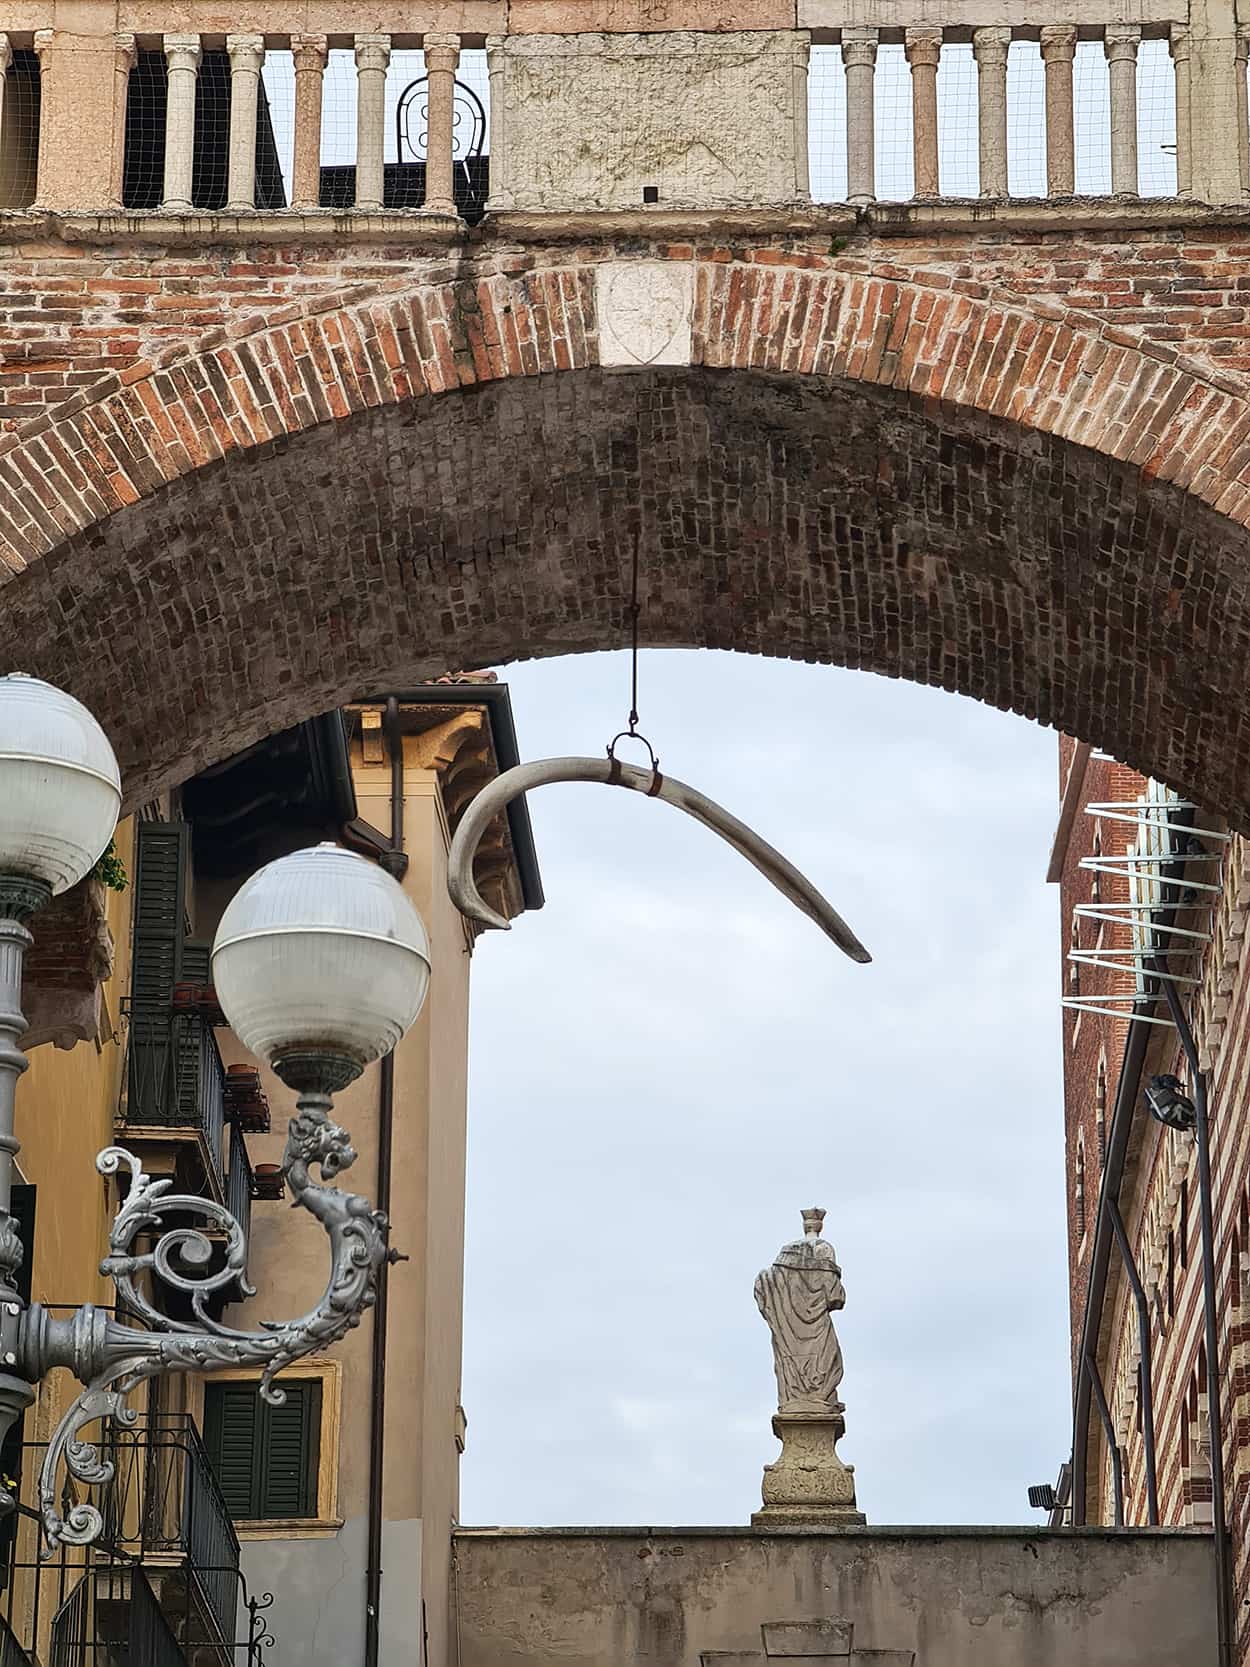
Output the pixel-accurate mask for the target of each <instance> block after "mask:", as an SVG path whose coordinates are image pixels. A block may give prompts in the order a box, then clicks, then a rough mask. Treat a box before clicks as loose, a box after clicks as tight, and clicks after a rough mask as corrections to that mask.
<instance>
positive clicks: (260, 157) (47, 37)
mask: <svg viewBox="0 0 1250 1667" xmlns="http://www.w3.org/2000/svg"><path fill="white" fill-rule="evenodd" d="M44 3H46V7H47V26H46V27H45V28H39V27H38V26H36V27H34V28H30V29H27V30H24V31H16V32H13V33H11V34H8V33H4V32H0V69H2V68H3V66H4V65H5V64H6V63H7V64H8V65H9V69H8V73H7V76H5V77H4V78H3V81H2V82H0V86H2V87H3V92H2V93H0V96H3V97H6V98H7V100H8V103H9V106H10V108H9V110H8V112H7V113H6V115H7V121H8V124H9V126H10V127H11V128H12V130H13V132H14V133H16V134H18V135H19V136H20V137H21V144H20V145H19V144H17V143H16V142H14V143H10V145H9V146H8V152H9V154H8V155H7V156H0V166H2V167H3V169H4V170H5V171H4V172H3V173H0V206H10V207H13V206H20V205H21V204H23V203H28V202H30V201H32V200H33V201H35V202H37V203H39V204H40V205H41V206H47V207H51V208H67V209H72V210H76V209H79V208H83V207H95V208H97V209H99V210H107V209H116V208H117V207H119V206H124V207H126V208H128V209H132V210H151V211H159V212H160V213H162V214H165V215H184V214H191V213H192V212H195V211H200V212H205V211H207V212H225V213H229V214H235V213H243V214H248V213H252V212H254V211H257V210H259V211H262V212H265V213H269V212H275V211H282V210H286V209H292V210H295V211H297V213H299V214H301V215H309V214H316V213H317V212H318V211H334V210H340V211H341V210H347V209H354V210H355V211H356V213H357V214H360V213H379V212H382V211H386V212H388V213H390V212H405V211H416V212H418V213H422V214H425V215H427V216H430V215H432V216H436V217H442V218H446V219H454V218H456V217H457V216H459V217H461V218H463V219H467V220H470V221H472V220H475V219H477V218H479V217H480V215H481V213H482V212H483V209H484V207H485V204H486V198H487V193H488V191H489V193H490V199H491V203H492V206H493V207H495V208H498V209H507V208H521V209H528V210H531V211H532V210H535V209H559V210H572V211H576V212H579V213H581V212H585V211H587V210H593V209H595V208H604V207H620V206H630V205H635V206H638V207H641V206H643V205H644V204H647V203H654V204H655V206H656V207H657V208H658V209H660V210H663V209H665V208H666V207H669V206H672V204H670V202H668V201H666V198H671V199H672V203H675V204H676V205H677V206H679V207H682V208H686V209H690V208H693V209H698V208H700V207H709V208H724V207H726V206H733V205H734V204H740V206H742V207H745V208H750V207H756V206H760V205H762V204H766V203H771V202H778V203H781V202H784V203H788V204H793V202H794V201H795V200H802V199H803V198H804V197H806V196H809V195H810V196H811V197H812V198H813V199H815V200H817V201H826V202H849V203H851V204H871V203H873V202H875V201H879V200H887V201H899V200H903V201H907V200H914V201H917V202H926V201H934V200H940V199H965V198H970V197H972V198H975V197H984V198H990V199H995V200H1003V199H1006V198H1008V197H1024V198H1034V199H1036V198H1039V197H1040V198H1048V199H1064V198H1070V197H1072V196H1073V195H1074V194H1075V195H1080V196H1114V197H1119V198H1133V197H1139V196H1140V197H1159V196H1179V197H1185V196H1195V197H1198V198H1201V199H1202V200H1204V201H1207V202H1234V201H1237V202H1240V200H1241V197H1242V193H1243V191H1244V190H1246V189H1250V117H1248V108H1250V106H1248V100H1247V91H1246V68H1247V56H1248V54H1250V23H1248V24H1242V25H1240V26H1239V27H1238V29H1237V31H1236V37H1235V39H1234V40H1231V41H1230V40H1228V39H1227V38H1226V37H1216V36H1214V35H1212V34H1211V33H1210V31H1209V26H1208V23H1207V21H1206V20H1205V14H1204V13H1202V12H1201V9H1200V8H1197V7H1193V8H1191V6H1190V4H1189V0H1168V3H1167V4H1165V5H1158V6H1152V7H1147V8H1138V12H1137V14H1135V15H1137V17H1138V21H1125V20H1124V16H1123V12H1122V10H1121V12H1120V13H1118V14H1117V12H1116V9H1115V8H1114V7H1104V8H1100V7H1099V6H1097V5H1091V4H1090V3H1089V0H1081V4H1079V5H1078V4H1076V0H1039V6H1038V8H1037V10H1036V12H1035V13H1033V14H1031V15H1030V16H1029V17H1028V18H1022V17H1021V15H1020V12H1019V9H1018V8H1016V9H1015V10H1014V11H1013V9H1012V8H1010V7H1004V8H1003V9H1002V11H996V9H995V7H994V6H993V5H992V4H991V5H987V7H986V8H985V10H984V11H983V12H978V11H976V10H973V9H971V8H969V7H968V6H967V5H966V4H961V5H956V4H955V3H954V0H950V4H949V5H948V6H943V5H942V4H940V3H938V4H931V3H926V0H913V3H912V4H910V5H907V4H898V3H895V0H891V3H890V4H889V5H886V4H882V5H881V6H879V7H876V6H874V5H873V4H872V3H871V0H867V3H865V4H863V5H860V6H856V7H854V8H851V11H850V12H848V13H847V18H848V21H846V22H844V23H838V22H831V24H830V26H829V27H822V28H816V27H813V28H811V29H798V30H774V31H764V32H762V33H756V34H755V35H754V36H752V35H750V34H748V35H744V36H742V37H734V41H732V42H730V43H728V44H727V45H725V46H724V47H723V52H724V54H725V58H724V62H723V64H721V65H720V69H721V70H723V72H724V73H723V75H722V74H718V76H716V77H713V78H710V79H709V77H708V76H707V74H706V70H707V69H708V68H715V67H716V53H717V51H718V50H722V49H720V48H718V47H717V45H716V35H715V32H708V31H706V30H705V31H699V30H697V29H696V30H690V29H683V25H682V21H681V17H680V8H673V24H672V29H673V33H672V34H671V35H666V34H665V33H664V32H662V31H661V32H653V33H649V34H648V35H646V36H637V35H634V36H631V35H628V34H623V35H613V34H607V35H602V36H593V37H592V36H582V37H577V36H554V35H553V36H543V35H541V34H534V35H531V34H525V35H503V36H497V37H490V38H489V40H488V41H487V43H486V50H482V47H481V45H480V44H479V43H480V40H481V37H480V36H465V37H461V36H460V35H458V34H451V33H442V32H433V31H430V32H425V33H421V32H419V31H418V32H413V31H412V30H411V29H410V27H409V25H410V22H411V19H410V17H409V16H408V15H407V14H405V13H404V11H403V10H402V9H401V8H399V7H396V6H394V5H391V4H389V3H388V4H384V5H383V6H382V7H381V8H380V9H378V10H375V12H374V13H372V14H371V18H375V19H376V21H377V30H376V32H369V33H363V34H352V33H350V32H349V31H347V30H345V31H343V32H342V33H336V34H331V35H328V36H327V35H324V34H315V35H314V34H300V33H289V32H276V33H272V34H268V35H266V34H264V33H257V34H242V33H240V34H227V35H226V36H225V39H224V45H223V41H222V37H221V36H220V35H219V34H201V33H199V32H198V31H196V30H194V28H193V29H192V30H191V31H190V32H181V31H182V30H183V29H185V28H186V25H187V23H188V21H191V22H193V21H194V19H195V18H196V15H197V12H198V11H199V10H200V9H203V10H205V12H207V11H208V9H207V8H198V7H196V6H191V7H189V8H188V7H183V8H181V9H180V10H179V9H177V8H172V7H171V8H170V17H169V22H170V25H171V30H173V31H177V32H169V33H164V34H159V35H158V34H155V33H152V34H148V35H145V36H144V37H142V44H141V45H140V44H137V42H136V37H135V36H134V35H133V34H119V35H117V36H116V37H115V48H116V57H115V58H114V59H111V58H110V55H109V54H108V53H107V52H101V53H99V54H93V55H92V57H93V67H92V73H95V74H97V75H98V76H100V77H102V78H106V79H108V80H109V81H110V83H111V84H115V85H116V86H118V87H121V88H124V89H125V93H124V96H118V97H117V99H116V101H115V102H114V103H113V104H112V106H111V107H112V108H113V109H114V112H115V120H116V122H117V124H118V127H119V130H120V131H119V132H118V133H117V135H116V137H115V142H114V145H113V146H112V147H111V148H110V147H107V146H105V147H103V148H102V151H101V157H100V158H99V159H96V158H94V157H93V158H91V159H89V160H88V161H87V162H86V163H85V164H84V159H83V158H82V157H81V155H76V156H75V157H74V159H73V164H72V165H71V163H70V162H69V161H68V160H67V159H65V158H61V159H60V160H59V162H58V158H57V156H55V155H54V154H53V147H50V146H48V145H46V144H45V145H41V144H40V143H39V132H38V130H39V128H40V127H42V126H48V127H49V128H50V131H51V132H52V133H58V134H59V132H60V131H61V129H62V125H64V124H63V123H62V119H61V118H62V116H63V115H65V116H66V119H67V120H68V119H69V118H72V114H73V110H74V108H75V106H74V104H73V99H74V97H75V92H74V89H75V87H76V80H75V78H76V77H79V76H81V75H84V74H86V73H87V69H86V68H85V67H84V65H83V64H82V63H80V62H79V59H81V57H82V54H81V53H78V52H77V51H76V47H75V37H74V36H73V35H72V33H70V32H69V31H65V32H64V37H63V38H62V32H61V30H60V29H58V28H57V27H56V24H55V11H54V8H53V6H52V4H51V0H44ZM40 9H41V0H33V4H32V6H28V7H27V9H26V12H25V14H24V15H25V16H26V17H27V18H33V19H35V22H36V25H37V22H38V18H37V15H36V14H37V13H39V11H40ZM1191 11H1192V15H1191ZM1004 13H1007V14H1009V15H1008V17H1006V18H1005V17H1004ZM852 14H853V16H854V21H853V22H851V21H849V18H850V17H851V15H852ZM154 21H155V20H154ZM343 21H344V22H345V23H349V22H350V19H349V18H348V17H347V16H345V17H344V19H343ZM209 27H212V25H209ZM2 28H3V18H2V16H0V31H2ZM765 37H767V38H768V39H771V40H772V41H774V42H775V43H779V47H778V50H777V52H776V53H775V55H774V59H773V61H771V62H770V63H768V64H767V65H763V60H760V61H759V63H757V62H756V61H755V60H752V61H751V62H748V63H747V64H746V66H745V68H744V67H743V65H742V63H740V62H737V63H736V62H735V57H734V55H735V53H736V54H737V55H738V57H739V59H740V58H741V57H742V55H743V54H744V53H745V54H747V56H748V57H750V54H751V52H752V51H753V50H754V49H753V47H752V46H751V45H749V44H748V45H746V46H744V45H743V44H742V42H743V41H746V42H751V41H752V40H763V39H765ZM570 41H573V42H577V43H580V44H577V45H576V46H575V48H572V47H569V46H568V44H567V43H568V42H570ZM692 41H693V42H694V43H695V44H696V47H697V51H695V53H694V55H693V57H692V53H691V45H690V43H691V42H692ZM331 42H333V44H330V43H331ZM561 42H563V43H565V44H564V45H561V44H558V43H561ZM639 42H643V43H644V44H643V45H639V44H637V43H639ZM669 42H672V44H669ZM587 43H592V44H587ZM595 43H597V44H595ZM645 43H649V44H645ZM58 53H64V54H65V55H66V62H67V65H69V69H67V72H66V74H65V76H64V77H61V78H60V79H58V76H57V75H56V74H53V73H49V72H50V70H52V69H53V67H54V66H55V63H56V61H57V54H58ZM570 54H571V55H570ZM97 57H98V60H99V61H98V63H95V62H94V60H95V59H96V58H97ZM695 59H699V60H700V62H699V63H698V64H696V66H695V71H694V72H691V71H690V69H689V65H690V64H691V63H692V62H694V60H695ZM703 60H706V62H703ZM761 65H762V66H763V67H761ZM71 71H72V73H71ZM761 75H762V76H763V78H764V79H763V80H762V81H761V80H760V76H761ZM658 85H664V86H665V89H666V94H665V96H663V97H661V96H659V95H658V94H657V93H656V91H655V88H656V87H657V86H658ZM713 86H714V88H715V89H719V90H718V91H716V90H714V91H711V92H709V91H707V88H709V87H713ZM536 89H537V90H536ZM754 94H759V95H760V101H759V102H760V107H761V108H764V107H765V106H766V107H767V109H768V111H769V122H770V124H771V125H770V126H769V129H768V132H767V134H766V135H762V134H755V135H754V138H753V139H751V140H750V143H754V144H755V145H756V150H755V151H753V152H752V154H751V156H750V157H749V158H745V159H744V158H742V157H739V158H737V160H736V161H735V164H734V167H733V168H731V169H730V177H729V178H728V180H726V179H724V178H720V176H719V175H718V176H717V179H715V180H714V179H711V177H710V176H708V175H701V174H700V171H699V168H698V167H690V168H687V167H686V166H685V164H684V163H683V161H682V158H683V157H684V156H686V155H687V154H688V155H689V156H691V157H695V156H698V155H700V154H702V151H703V150H704V149H705V148H706V147H707V146H711V147H712V149H713V151H714V152H715V153H716V154H718V155H720V154H722V153H725V154H727V152H725V150H724V147H726V146H727V147H728V149H729V151H732V150H734V147H735V145H737V147H738V149H739V150H741V149H742V145H743V144H744V143H748V139H746V138H744V129H743V126H742V104H743V101H744V100H749V99H750V98H751V97H752V95H754ZM92 98H93V103H92V108H93V109H105V108H109V107H110V104H109V101H110V100H112V99H113V94H112V93H109V94H108V95H107V97H106V95H105V94H104V93H103V92H102V91H101V92H100V93H99V94H98V96H97V94H95V93H93V94H92ZM62 99H64V100H66V101H68V104H67V110H66V111H65V112H63V111H62V109H61V108H60V106H59V104H58V100H62ZM718 101H719V102H718ZM492 105H493V108H492ZM605 110H607V111H610V112H612V113H613V114H612V115H611V116H610V117H609V118H608V125H614V124H618V131H617V133H615V134H612V133H607V134H605V133H603V132H602V131H601V130H602V128H603V126H604V117H603V114H602V112H603V111H605ZM618 112H619V114H618ZM65 130H66V131H71V130H72V124H71V126H66V128H65ZM488 137H489V142H488ZM718 141H719V143H718ZM765 141H766V142H765ZM625 153H627V154H628V157H629V158H630V159H631V160H629V161H628V163H627V164H625V163H622V160H621V157H622V155H623V154H625ZM782 153H784V154H782ZM600 155H601V156H602V158H603V161H602V165H601V167H596V166H595V165H594V158H595V157H596V156H600ZM106 158H107V159H108V160H107V161H106V160H105V159H106ZM665 159H667V160H665ZM674 159H675V160H674ZM36 162H37V166H38V170H39V172H38V177H37V176H36V172H35V168H36ZM566 164H567V165H566ZM84 168H85V169H86V171H87V173H88V174H90V173H91V170H92V169H94V170H95V175H94V177H95V178H96V179H98V181H99V183H98V184H91V185H88V186H84V185H83V173H84ZM666 168H667V169H669V172H668V174H667V175H666V176H665V179H664V180H663V181H661V183H660V184H658V185H657V184H656V183H655V181H656V179H657V178H658V177H659V175H660V174H661V173H664V170H665V169H666ZM623 169H624V172H623V171H622V170H623ZM108 170H115V176H114V174H112V173H108V177H107V178H106V177H105V175H106V173H107V172H108ZM635 174H636V175H637V178H636V179H635V177H634V176H635ZM45 175H46V177H45ZM648 182H649V183H648ZM84 189H86V190H87V191H89V192H90V193H93V195H92V196H91V197H90V199H88V198H85V197H84V195H83V191H84ZM644 192H648V193H652V194H644ZM700 193H703V195H704V198H705V199H706V200H701V199H700Z"/></svg>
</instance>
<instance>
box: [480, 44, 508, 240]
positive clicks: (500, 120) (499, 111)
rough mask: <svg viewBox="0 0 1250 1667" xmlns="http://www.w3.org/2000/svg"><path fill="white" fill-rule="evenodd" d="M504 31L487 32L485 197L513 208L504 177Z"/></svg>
mask: <svg viewBox="0 0 1250 1667" xmlns="http://www.w3.org/2000/svg"><path fill="white" fill-rule="evenodd" d="M506 40H507V37H506V36H505V35H487V37H486V73H487V75H488V76H489V77H490V103H489V111H488V116H487V119H488V121H489V123H490V196H489V197H488V198H487V199H486V207H487V208H488V209H489V210H492V211H493V210H495V209H501V208H511V207H512V195H511V193H510V192H509V191H508V190H507V189H506V187H505V185H504V181H505V180H506V179H507V178H508V169H507V160H506V157H505V154H504V149H505V146H506V145H507V142H508V127H507V123H506V122H505V121H504V102H505V87H506V84H507V82H506V75H505V62H504V59H505V52H504V46H505V42H506Z"/></svg>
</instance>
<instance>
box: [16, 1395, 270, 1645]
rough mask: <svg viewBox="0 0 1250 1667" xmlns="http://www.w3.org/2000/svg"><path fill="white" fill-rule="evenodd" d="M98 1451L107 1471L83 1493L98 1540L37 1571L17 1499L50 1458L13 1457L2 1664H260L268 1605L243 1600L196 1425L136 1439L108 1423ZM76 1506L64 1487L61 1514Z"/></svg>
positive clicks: (232, 1539)
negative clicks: (93, 1510) (14, 1491)
mask: <svg viewBox="0 0 1250 1667" xmlns="http://www.w3.org/2000/svg"><path fill="white" fill-rule="evenodd" d="M103 1447H104V1450H105V1453H106V1456H107V1457H108V1458H110V1459H111V1460H112V1461H113V1463H114V1465H115V1467H116V1468H115V1474H114V1478H113V1481H112V1482H111V1483H110V1484H109V1485H108V1486H107V1487H104V1488H100V1489H95V1490H93V1491H92V1493H91V1496H90V1497H91V1498H92V1501H93V1503H94V1504H95V1505H96V1506H97V1507H98V1508H99V1510H100V1511H101V1513H102V1514H103V1517H104V1530H103V1534H102V1536H101V1539H100V1541H99V1543H98V1545H97V1546H96V1547H94V1548H93V1549H91V1550H90V1551H87V1552H83V1551H79V1550H77V1549H75V1548H62V1549H61V1550H60V1551H58V1552H57V1553H56V1554H55V1556H54V1557H53V1558H52V1559H51V1560H47V1561H45V1560H43V1559H41V1557H40V1555H39V1552H40V1542H39V1520H38V1516H37V1513H36V1512H35V1511H34V1510H33V1509H32V1507H31V1505H30V1504H29V1503H27V1501H31V1500H33V1499H34V1497H35V1485H36V1478H37V1475H38V1470H39V1467H40V1465H41V1463H42V1461H43V1457H44V1453H45V1451H46V1449H45V1447H44V1446H43V1445H42V1444H40V1443H26V1444H23V1445H22V1446H21V1447H20V1449H17V1450H15V1454H11V1455H10V1457H9V1460H8V1462H10V1463H13V1464H14V1466H15V1468H16V1470H17V1472H18V1477H19V1497H20V1501H21V1503H19V1508H18V1511H17V1513H16V1514H15V1515H13V1516H11V1517H9V1518H7V1519H6V1520H5V1522H4V1523H3V1525H2V1526H0V1667H35V1664H36V1663H37V1664H39V1667H188V1663H190V1662H197V1663H208V1662H213V1663H216V1664H220V1667H225V1664H226V1663H236V1664H241V1663H244V1662H246V1663H248V1664H249V1667H263V1662H262V1657H261V1642H262V1640H263V1639H264V1638H265V1637H266V1636H267V1635H268V1633H267V1628H266V1627H265V1625H264V1623H263V1621H262V1620H261V1618H260V1616H261V1611H263V1610H264V1609H266V1608H267V1607H268V1602H267V1600H263V1599H262V1600H261V1601H259V1602H253V1601H252V1600H251V1599H250V1598H249V1597H248V1594H247V1589H246V1583H245V1581H244V1579H243V1576H242V1574H241V1572H240V1567H239V1541H238V1536H237V1534H236V1533H235V1529H234V1524H233V1522H232V1521H231V1518H230V1513H229V1510H228V1508H227V1506H226V1503H225V1500H224V1498H223V1497H222V1494H221V1489H220V1488H219V1487H218V1485H217V1480H216V1477H215V1476H214V1474H213V1471H212V1467H211V1466H210V1464H209V1461H208V1456H207V1454H206V1452H205V1450H204V1447H203V1444H202V1442H201V1441H200V1437H199V1432H198V1431H197V1429H196V1427H195V1424H194V1422H193V1421H192V1420H191V1419H190V1418H189V1417H187V1416H186V1415H184V1414H150V1415H148V1416H147V1417H146V1418H145V1419H143V1420H142V1421H141V1422H140V1423H139V1424H138V1425H137V1426H136V1427H135V1428H134V1429H132V1430H123V1429H119V1428H117V1427H115V1426H114V1427H113V1428H112V1430H111V1432H110V1434H109V1435H108V1436H107V1437H106V1439H105V1441H104V1443H103ZM77 1498H78V1495H77V1494H76V1492H75V1491H74V1487H73V1484H72V1483H67V1484H66V1492H65V1498H64V1500H63V1504H64V1506H65V1507H67V1508H68V1507H69V1506H71V1505H72V1504H74V1503H75V1502H77ZM240 1595H242V1596H243V1598H244V1600H245V1605H246V1607H245V1610H244V1613H243V1619H242V1624H240V1616H239V1598H240ZM240 1632H241V1633H242V1634H244V1636H240Z"/></svg>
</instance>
